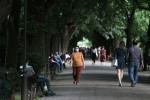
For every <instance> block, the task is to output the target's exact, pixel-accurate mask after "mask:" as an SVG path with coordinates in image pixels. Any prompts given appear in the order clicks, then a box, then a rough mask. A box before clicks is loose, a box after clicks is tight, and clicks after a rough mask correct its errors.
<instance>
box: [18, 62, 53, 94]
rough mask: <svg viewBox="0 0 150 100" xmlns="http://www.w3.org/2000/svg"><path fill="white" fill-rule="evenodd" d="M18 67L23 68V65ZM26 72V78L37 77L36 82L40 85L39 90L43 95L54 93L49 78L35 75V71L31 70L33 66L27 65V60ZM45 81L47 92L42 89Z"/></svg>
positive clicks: (27, 63)
mask: <svg viewBox="0 0 150 100" xmlns="http://www.w3.org/2000/svg"><path fill="white" fill-rule="evenodd" d="M20 69H23V66H20ZM26 74H27V77H28V78H30V77H34V79H37V83H38V84H39V85H40V87H41V91H42V93H43V94H44V95H46V96H50V95H56V94H55V93H53V92H52V91H51V89H50V80H49V79H48V78H46V77H44V76H41V75H36V74H35V71H34V70H33V67H32V66H30V65H29V61H26ZM45 83H46V86H47V89H48V91H47V92H45V91H44V86H45Z"/></svg>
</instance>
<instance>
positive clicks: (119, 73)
mask: <svg viewBox="0 0 150 100" xmlns="http://www.w3.org/2000/svg"><path fill="white" fill-rule="evenodd" d="M117 74H118V80H119V86H121V69H117Z"/></svg>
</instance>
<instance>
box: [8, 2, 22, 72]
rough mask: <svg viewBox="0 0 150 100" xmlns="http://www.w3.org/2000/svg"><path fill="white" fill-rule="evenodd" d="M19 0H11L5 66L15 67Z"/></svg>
mask: <svg viewBox="0 0 150 100" xmlns="http://www.w3.org/2000/svg"><path fill="white" fill-rule="evenodd" d="M20 10H21V1H20V0H13V2H12V9H11V13H10V18H9V32H8V40H7V49H6V61H5V65H6V68H7V69H8V68H10V67H14V68H16V67H17V54H18V52H17V50H18V33H19V20H20Z"/></svg>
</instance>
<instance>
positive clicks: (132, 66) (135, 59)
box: [114, 40, 144, 87]
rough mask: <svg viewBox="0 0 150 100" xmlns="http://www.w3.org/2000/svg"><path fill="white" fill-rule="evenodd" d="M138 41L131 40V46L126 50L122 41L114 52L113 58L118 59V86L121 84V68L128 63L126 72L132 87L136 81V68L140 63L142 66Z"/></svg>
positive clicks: (137, 68)
mask: <svg viewBox="0 0 150 100" xmlns="http://www.w3.org/2000/svg"><path fill="white" fill-rule="evenodd" d="M137 44H138V41H137V40H134V41H133V46H132V47H130V48H129V49H128V50H127V48H126V47H125V43H124V41H121V42H120V45H119V47H118V48H116V50H115V53H114V58H116V59H118V66H117V67H116V69H117V74H118V80H119V86H122V79H123V69H124V68H125V67H126V65H127V64H128V73H129V77H130V80H131V87H134V86H135V85H136V84H137V81H138V70H139V66H140V63H141V68H142V69H143V68H144V63H143V55H142V51H141V49H140V48H138V47H137Z"/></svg>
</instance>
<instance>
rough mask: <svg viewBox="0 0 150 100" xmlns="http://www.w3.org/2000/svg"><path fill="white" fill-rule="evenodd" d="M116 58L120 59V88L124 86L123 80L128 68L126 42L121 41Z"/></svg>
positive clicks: (116, 51) (118, 69)
mask: <svg viewBox="0 0 150 100" xmlns="http://www.w3.org/2000/svg"><path fill="white" fill-rule="evenodd" d="M114 58H116V59H118V66H117V67H116V69H117V74H118V80H119V86H122V79H123V69H124V68H125V67H126V64H127V60H128V56H127V48H126V47H125V42H124V41H121V42H120V45H119V47H118V48H116V50H115V53H114Z"/></svg>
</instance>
